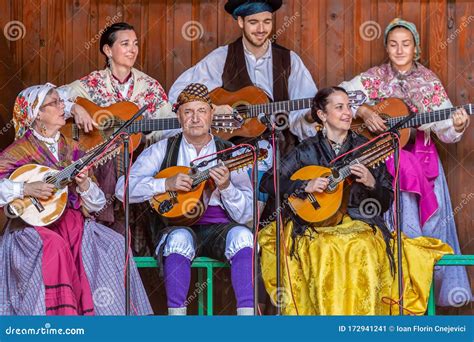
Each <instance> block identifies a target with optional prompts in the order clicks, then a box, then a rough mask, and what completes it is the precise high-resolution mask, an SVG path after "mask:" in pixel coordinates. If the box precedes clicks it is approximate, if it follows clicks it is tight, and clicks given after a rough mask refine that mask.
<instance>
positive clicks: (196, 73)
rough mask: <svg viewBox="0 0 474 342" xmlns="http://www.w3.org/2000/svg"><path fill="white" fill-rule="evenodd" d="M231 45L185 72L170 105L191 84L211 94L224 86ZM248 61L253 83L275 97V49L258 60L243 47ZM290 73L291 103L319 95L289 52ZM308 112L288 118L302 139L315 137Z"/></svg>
mask: <svg viewBox="0 0 474 342" xmlns="http://www.w3.org/2000/svg"><path fill="white" fill-rule="evenodd" d="M227 51H228V45H226V46H221V47H219V48H217V49H215V50H214V51H212V52H211V53H210V54H208V55H207V56H206V57H204V59H202V60H201V61H200V62H198V63H197V64H196V65H195V66H193V67H191V68H189V69H188V70H186V71H185V72H184V73H183V74H181V76H179V77H178V79H177V80H176V81H175V82H174V84H173V85H172V86H171V89H170V91H169V94H168V97H169V100H170V102H172V103H174V102H176V99H177V98H178V96H179V94H180V93H181V91H182V90H183V89H184V88H185V87H186V86H187V85H188V84H189V83H192V82H198V83H202V84H204V85H206V86H207V88H208V89H209V91H212V90H214V89H216V88H219V87H222V74H223V72H224V66H225V61H226V58H227ZM244 52H245V62H246V65H247V71H248V74H249V76H250V80H251V81H252V83H253V84H254V85H255V86H257V87H259V88H261V89H263V90H264V91H265V92H266V93H267V95H268V96H269V97H270V98H273V60H272V48H271V44H269V47H268V50H267V51H266V52H265V54H264V55H263V56H262V57H260V58H259V59H257V58H256V57H255V56H254V55H253V54H252V53H251V52H250V51H249V50H248V49H247V48H246V47H245V44H244ZM290 59H291V73H290V77H289V79H288V95H289V98H290V100H295V99H302V98H309V97H314V95H316V92H317V88H316V84H315V83H314V81H313V78H312V77H311V74H310V72H309V70H308V69H307V68H306V67H305V65H304V64H303V61H302V60H301V58H300V57H299V56H298V55H297V54H296V53H295V52H293V51H290ZM308 110H309V109H306V110H299V111H293V112H291V113H290V116H289V124H290V131H291V132H292V133H293V134H295V135H296V136H297V137H298V138H299V139H300V140H303V139H305V138H306V137H308V136H313V135H314V132H315V131H314V125H315V124H314V123H308V122H307V121H306V120H305V119H304V115H305V114H306V113H307V112H308Z"/></svg>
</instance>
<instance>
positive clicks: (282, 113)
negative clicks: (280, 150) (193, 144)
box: [210, 86, 366, 140]
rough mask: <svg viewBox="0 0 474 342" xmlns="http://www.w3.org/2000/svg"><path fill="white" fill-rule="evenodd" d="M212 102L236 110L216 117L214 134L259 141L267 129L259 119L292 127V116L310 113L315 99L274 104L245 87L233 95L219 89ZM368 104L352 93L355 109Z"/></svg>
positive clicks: (261, 92) (259, 92)
mask: <svg viewBox="0 0 474 342" xmlns="http://www.w3.org/2000/svg"><path fill="white" fill-rule="evenodd" d="M210 97H211V101H212V103H213V104H216V105H230V106H231V107H232V108H234V111H233V113H232V114H228V115H224V114H222V115H220V116H217V117H216V116H215V117H214V124H213V128H214V134H215V135H217V136H219V137H220V138H222V139H225V140H229V139H230V138H233V137H244V138H255V137H258V136H260V135H261V134H262V133H263V132H264V131H265V129H266V126H265V125H264V124H262V123H261V122H260V121H259V120H258V117H259V115H260V114H274V116H275V124H276V125H277V126H280V127H282V128H285V127H287V126H288V122H287V121H288V119H287V115H288V113H289V112H291V111H294V110H300V109H309V108H311V106H312V105H313V98H312V97H311V98H306V99H297V100H288V101H278V102H270V99H269V98H268V96H267V94H266V93H265V92H264V91H263V90H262V89H260V88H257V87H255V86H248V87H244V88H242V89H240V90H238V91H235V92H230V91H227V90H225V89H223V88H216V89H214V90H213V91H212V92H211V93H210ZM365 101H366V96H365V94H364V93H363V92H362V91H360V90H357V91H352V92H349V103H350V105H351V106H356V105H357V106H360V105H362V104H363V103H365Z"/></svg>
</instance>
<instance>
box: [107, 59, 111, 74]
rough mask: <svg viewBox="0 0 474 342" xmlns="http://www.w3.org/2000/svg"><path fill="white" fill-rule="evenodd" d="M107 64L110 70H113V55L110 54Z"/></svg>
mask: <svg viewBox="0 0 474 342" xmlns="http://www.w3.org/2000/svg"><path fill="white" fill-rule="evenodd" d="M107 65H108V66H109V69H110V71H112V56H109V57H108V59H107Z"/></svg>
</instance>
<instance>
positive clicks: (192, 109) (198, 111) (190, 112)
mask: <svg viewBox="0 0 474 342" xmlns="http://www.w3.org/2000/svg"><path fill="white" fill-rule="evenodd" d="M178 120H179V122H180V124H181V126H182V127H183V134H184V136H185V137H186V138H188V137H190V138H203V137H205V136H207V135H208V134H209V129H210V128H211V122H212V110H211V106H209V104H207V103H205V102H201V101H192V102H188V103H185V104H182V105H181V106H179V109H178Z"/></svg>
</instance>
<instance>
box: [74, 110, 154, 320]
mask: <svg viewBox="0 0 474 342" xmlns="http://www.w3.org/2000/svg"><path fill="white" fill-rule="evenodd" d="M146 109H147V106H143V107H142V108H140V110H139V111H138V112H136V113H135V115H133V117H132V118H131V119H130V120H127V121H125V122H124V123H123V124H122V125H121V126H120V127H119V128H118V129H117V130H116V131H115V132H114V133H113V134H112V135H111V136H110V137H109V138H108V139H107V141H106V142H105V143H103V144H102V145H101V146H100V147H99V148H98V150H97V152H96V153H94V154H93V155H91V156H90V157H89V158H87V159H86V160H85V161H84V162H83V163H82V164H80V165H78V167H76V170H75V171H74V172H73V175H71V178H74V176H75V175H77V174H78V173H79V172H80V170H81V169H82V168H83V167H84V166H85V165H88V163H90V162H91V161H92V160H93V159H94V158H95V157H96V156H97V155H99V154H100V153H102V152H103V151H104V150H105V149H106V147H107V146H108V145H109V143H110V142H111V141H113V140H114V139H116V138H117V137H118V136H119V135H121V134H123V133H124V132H125V133H126V134H124V135H123V137H122V141H123V154H124V158H123V164H124V168H123V169H124V175H125V177H127V176H128V166H129V161H130V150H129V143H130V136H129V134H128V133H127V129H128V127H130V125H131V124H132V123H133V122H134V121H135V120H136V119H138V117H140V116H141V115H142V114H143V113H144V112H145V111H146ZM74 173H75V175H74ZM125 184H126V186H125V194H124V199H123V203H124V206H125V209H124V211H125V250H124V251H125V261H126V262H127V255H128V248H129V247H128V246H129V245H130V234H129V225H130V223H129V211H130V210H129V199H128V198H129V185H128V182H127V181H126V182H125ZM125 315H126V316H129V315H130V262H127V264H126V267H125Z"/></svg>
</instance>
